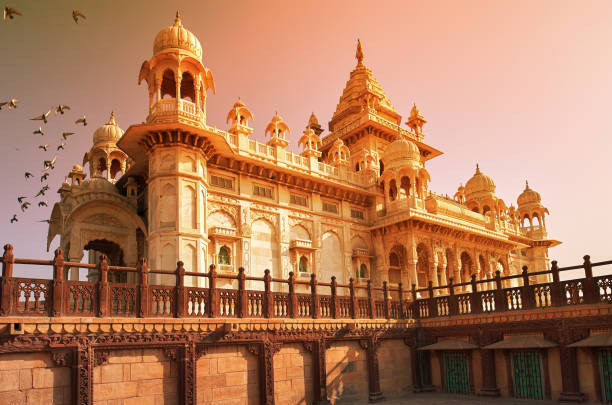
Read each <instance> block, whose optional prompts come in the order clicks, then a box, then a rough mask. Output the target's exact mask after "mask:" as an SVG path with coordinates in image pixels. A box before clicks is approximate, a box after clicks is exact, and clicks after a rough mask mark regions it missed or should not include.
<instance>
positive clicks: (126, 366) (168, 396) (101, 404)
mask: <svg viewBox="0 0 612 405" xmlns="http://www.w3.org/2000/svg"><path fill="white" fill-rule="evenodd" d="M110 353H111V354H110V355H109V357H108V362H106V363H104V364H102V365H100V366H98V367H95V368H94V380H93V381H94V386H93V398H94V405H162V404H163V405H174V404H178V403H179V401H178V390H177V387H178V385H177V368H176V364H175V362H174V361H171V360H169V359H168V358H167V357H166V356H165V355H164V353H163V351H162V350H161V349H134V350H117V351H112V352H110Z"/></svg>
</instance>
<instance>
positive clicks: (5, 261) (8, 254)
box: [0, 243, 15, 316]
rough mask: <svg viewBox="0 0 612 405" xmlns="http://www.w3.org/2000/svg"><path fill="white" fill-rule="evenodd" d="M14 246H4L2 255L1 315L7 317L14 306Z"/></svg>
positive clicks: (8, 244)
mask: <svg viewBox="0 0 612 405" xmlns="http://www.w3.org/2000/svg"><path fill="white" fill-rule="evenodd" d="M13 263H15V257H14V256H13V245H11V244H10V243H7V244H6V245H4V254H3V255H2V285H1V288H0V294H1V295H0V315H2V316H6V315H8V314H9V313H10V312H11V309H12V306H13V303H12V301H13V299H12V298H13V292H12V289H11V286H12V285H13V282H12V279H13Z"/></svg>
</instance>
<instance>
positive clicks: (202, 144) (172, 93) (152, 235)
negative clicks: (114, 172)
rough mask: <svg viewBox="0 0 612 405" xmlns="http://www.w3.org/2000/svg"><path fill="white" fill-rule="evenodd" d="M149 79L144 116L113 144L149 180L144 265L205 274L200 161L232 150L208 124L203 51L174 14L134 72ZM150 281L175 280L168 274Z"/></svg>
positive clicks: (203, 176)
mask: <svg viewBox="0 0 612 405" xmlns="http://www.w3.org/2000/svg"><path fill="white" fill-rule="evenodd" d="M143 80H144V81H146V82H147V87H148V94H149V115H148V117H147V119H146V122H145V123H143V124H140V125H132V126H131V127H130V128H128V130H127V131H126V133H125V135H124V136H123V137H122V138H121V140H120V141H119V142H118V145H119V147H121V148H122V149H123V150H124V151H126V152H127V153H128V154H129V155H130V156H132V157H134V160H135V161H136V162H135V166H136V165H138V166H139V167H140V168H141V170H142V171H143V172H144V174H145V175H146V176H147V178H148V192H147V197H148V235H147V241H148V246H149V258H148V259H149V267H150V268H156V269H163V270H173V269H175V268H176V263H177V261H178V260H181V261H183V262H184V265H185V269H186V270H187V271H196V272H205V271H206V266H207V263H206V258H207V256H208V235H207V228H206V198H207V176H206V173H207V169H206V162H207V159H208V158H210V157H211V156H212V155H213V153H215V151H216V150H221V149H222V150H224V151H226V153H229V154H230V155H231V154H232V153H233V152H232V151H231V148H230V147H229V144H228V142H227V140H226V139H225V137H224V136H222V135H219V132H218V131H216V129H215V128H211V127H208V126H207V125H206V92H207V90H208V89H212V90H213V92H214V90H215V88H214V82H213V78H212V73H211V72H210V70H208V69H206V68H205V67H204V65H203V64H202V46H201V45H200V41H199V40H198V39H197V38H196V36H195V35H194V34H193V33H191V32H190V31H188V30H187V29H186V28H185V27H183V23H182V21H181V16H180V14H179V13H178V12H177V14H176V19H175V20H174V24H173V25H171V26H168V27H166V28H164V29H162V30H161V31H160V32H159V33H158V34H157V36H156V38H155V42H154V44H153V57H152V58H151V60H148V61H145V62H144V63H143V64H142V67H141V68H140V74H139V76H138V83H139V84H140V83H141V82H142V81H143ZM152 281H153V282H162V283H164V284H167V283H173V282H174V277H173V276H167V277H166V276H164V277H160V279H158V280H152Z"/></svg>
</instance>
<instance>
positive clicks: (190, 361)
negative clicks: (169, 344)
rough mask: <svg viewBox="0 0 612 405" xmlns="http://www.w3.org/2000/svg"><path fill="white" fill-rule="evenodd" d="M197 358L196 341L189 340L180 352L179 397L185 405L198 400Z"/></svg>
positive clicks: (192, 404)
mask: <svg viewBox="0 0 612 405" xmlns="http://www.w3.org/2000/svg"><path fill="white" fill-rule="evenodd" d="M197 359H198V356H197V354H196V348H195V343H194V342H193V340H191V339H190V340H189V341H188V342H186V343H185V345H184V346H183V348H182V350H181V353H180V359H179V360H180V362H179V364H178V366H179V367H180V371H179V373H180V374H179V376H180V378H179V390H180V392H179V399H180V400H181V403H183V404H185V405H194V404H195V403H196V401H197V393H196V390H197V379H196V374H197V372H196V369H197Z"/></svg>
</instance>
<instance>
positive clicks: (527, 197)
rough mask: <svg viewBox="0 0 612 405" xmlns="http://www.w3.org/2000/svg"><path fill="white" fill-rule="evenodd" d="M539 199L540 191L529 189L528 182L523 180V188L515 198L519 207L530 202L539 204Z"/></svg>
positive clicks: (540, 199)
mask: <svg viewBox="0 0 612 405" xmlns="http://www.w3.org/2000/svg"><path fill="white" fill-rule="evenodd" d="M541 201H542V198H541V197H540V193H538V192H537V191H533V190H532V189H530V188H529V183H527V182H525V190H524V191H523V192H522V193H521V195H519V196H518V198H517V199H516V202H517V203H518V205H519V207H520V206H524V205H527V204H532V203H536V204H540V202H541Z"/></svg>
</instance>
